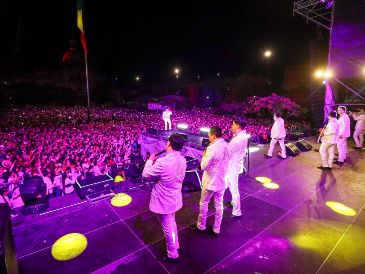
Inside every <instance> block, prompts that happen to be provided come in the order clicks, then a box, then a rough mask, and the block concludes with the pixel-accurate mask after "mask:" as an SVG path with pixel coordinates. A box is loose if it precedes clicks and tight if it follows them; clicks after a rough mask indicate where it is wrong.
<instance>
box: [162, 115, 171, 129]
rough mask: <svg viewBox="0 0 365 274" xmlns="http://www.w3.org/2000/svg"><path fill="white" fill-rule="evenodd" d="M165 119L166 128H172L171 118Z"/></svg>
mask: <svg viewBox="0 0 365 274" xmlns="http://www.w3.org/2000/svg"><path fill="white" fill-rule="evenodd" d="M163 121H164V122H165V130H167V128H168V129H169V130H171V119H170V118H169V119H163Z"/></svg>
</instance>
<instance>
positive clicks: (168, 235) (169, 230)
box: [157, 212, 180, 258]
mask: <svg viewBox="0 0 365 274" xmlns="http://www.w3.org/2000/svg"><path fill="white" fill-rule="evenodd" d="M157 215H158V218H159V219H160V223H161V226H162V230H163V234H164V236H165V240H166V248H167V256H168V257H170V258H178V257H179V253H178V251H177V250H178V249H179V248H180V245H179V237H178V235H177V227H176V221H175V212H174V213H170V214H157Z"/></svg>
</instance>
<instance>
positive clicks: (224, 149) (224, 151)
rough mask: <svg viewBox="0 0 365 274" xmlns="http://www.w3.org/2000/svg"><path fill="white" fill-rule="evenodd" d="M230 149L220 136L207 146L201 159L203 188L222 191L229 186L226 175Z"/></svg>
mask: <svg viewBox="0 0 365 274" xmlns="http://www.w3.org/2000/svg"><path fill="white" fill-rule="evenodd" d="M228 160H229V151H228V144H227V142H226V141H225V140H224V139H222V138H220V139H218V140H216V141H215V142H213V143H211V144H210V145H209V146H208V147H207V151H206V153H205V156H203V158H202V161H201V164H200V166H201V169H202V170H204V173H203V178H202V185H203V189H208V190H212V191H220V190H223V189H226V188H227V184H226V182H225V177H226V174H227V169H228Z"/></svg>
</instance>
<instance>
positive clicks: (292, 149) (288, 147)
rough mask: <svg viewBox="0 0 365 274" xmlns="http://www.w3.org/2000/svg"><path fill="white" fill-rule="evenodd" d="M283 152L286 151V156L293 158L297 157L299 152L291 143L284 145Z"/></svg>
mask: <svg viewBox="0 0 365 274" xmlns="http://www.w3.org/2000/svg"><path fill="white" fill-rule="evenodd" d="M285 150H286V155H289V156H292V157H295V156H297V155H299V153H300V150H299V148H297V147H296V146H295V145H294V144H293V143H287V144H285Z"/></svg>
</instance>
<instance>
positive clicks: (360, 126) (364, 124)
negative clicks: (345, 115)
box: [352, 114, 365, 130]
mask: <svg viewBox="0 0 365 274" xmlns="http://www.w3.org/2000/svg"><path fill="white" fill-rule="evenodd" d="M352 118H354V120H355V121H356V125H355V129H357V130H364V129H365V115H364V114H360V115H356V114H352Z"/></svg>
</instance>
